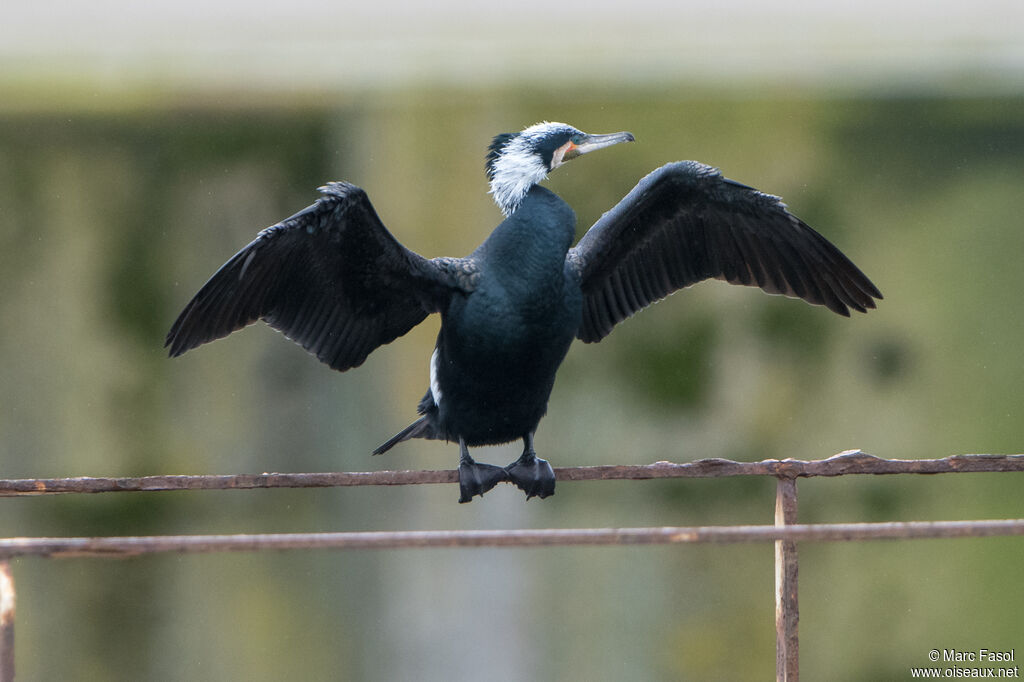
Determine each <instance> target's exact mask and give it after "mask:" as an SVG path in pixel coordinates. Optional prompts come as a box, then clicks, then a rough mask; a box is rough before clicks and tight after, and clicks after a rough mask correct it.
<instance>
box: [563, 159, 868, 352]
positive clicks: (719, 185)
mask: <svg viewBox="0 0 1024 682" xmlns="http://www.w3.org/2000/svg"><path fill="white" fill-rule="evenodd" d="M568 258H569V260H570V262H571V263H572V264H573V265H574V267H575V269H576V271H577V272H578V273H579V276H580V280H581V287H582V289H583V322H582V324H581V325H580V329H579V332H578V333H577V336H578V338H580V339H581V340H583V341H585V342H587V343H592V342H595V341H600V340H601V339H603V338H604V337H605V336H607V335H608V334H609V333H610V332H611V330H612V328H614V326H615V325H616V324H618V323H619V322H621V321H622V320H624V319H626V318H627V317H629V316H631V315H632V314H634V313H636V312H638V311H639V310H641V309H643V308H645V307H647V306H648V305H650V304H651V303H653V302H655V301H657V300H659V299H662V298H664V297H666V296H668V295H669V294H671V293H672V292H674V291H676V290H677V289H681V288H683V287H687V286H690V285H692V284H696V283H697V282H700V281H702V280H705V279H709V278H717V279H721V280H725V281H727V282H729V283H731V284H743V285H747V286H758V287H760V288H761V289H763V290H764V291H766V292H768V293H770V294H783V295H785V296H791V297H796V298H802V299H804V300H805V301H807V302H808V303H813V304H816V305H824V306H826V307H827V308H829V309H830V310H832V311H834V312H836V313H839V314H840V315H846V316H849V314H850V311H849V308H853V309H854V310H857V311H860V312H867V309H868V308H874V307H875V302H874V300H873V299H875V298H878V299H881V298H882V294H881V293H880V292H879V291H878V289H877V288H876V287H875V285H874V284H872V283H871V281H870V280H869V279H868V278H867V277H866V276H865V275H864V273H862V272H861V271H860V270H859V269H858V268H857V266H856V265H854V264H853V263H852V262H850V260H849V259H848V258H847V257H846V256H844V255H843V254H842V253H841V252H840V251H839V249H837V248H836V247H835V246H833V245H832V244H831V243H830V242H829V241H828V240H826V239H825V238H824V237H822V236H821V235H820V234H818V233H817V232H815V231H814V230H813V229H811V228H810V227H808V226H807V225H806V224H805V223H804V222H802V221H801V220H800V219H799V218H797V217H796V216H794V215H793V214H792V213H790V212H789V211H788V210H787V209H786V205H785V204H783V203H782V201H781V200H780V199H779V198H778V197H775V196H771V195H769V194H763V193H761V192H759V191H757V190H755V189H753V188H752V187H747V186H746V185H742V184H740V183H738V182H735V181H733V180H729V179H727V178H723V177H722V175H721V174H720V173H719V172H718V170H717V169H715V168H712V167H710V166H705V165H704V164H701V163H697V162H696V161H680V162H677V163H670V164H668V165H666V166H662V167H661V168H659V169H657V170H655V171H653V172H652V173H650V174H649V175H648V176H647V177H645V178H644V179H643V180H641V181H640V183H639V184H637V186H636V187H634V188H633V190H632V191H631V192H630V193H629V194H627V195H626V196H625V197H624V198H623V199H622V201H620V202H619V203H618V204H617V205H616V206H615V207H614V208H612V209H611V210H610V211H608V212H607V213H605V214H604V215H603V216H602V217H601V218H600V219H599V220H598V221H597V222H596V223H594V225H593V226H592V227H591V228H590V229H589V230H588V231H587V233H586V234H585V235H583V238H582V239H580V241H579V243H577V244H576V246H575V247H573V248H572V249H570V251H569V255H568Z"/></svg>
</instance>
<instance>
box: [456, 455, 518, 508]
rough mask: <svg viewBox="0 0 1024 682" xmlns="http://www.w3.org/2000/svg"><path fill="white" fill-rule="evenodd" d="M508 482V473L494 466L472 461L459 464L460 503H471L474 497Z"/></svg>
mask: <svg viewBox="0 0 1024 682" xmlns="http://www.w3.org/2000/svg"><path fill="white" fill-rule="evenodd" d="M507 480H508V473H507V472H506V471H505V470H504V469H502V468H501V467H497V466H494V465H493V464H479V463H477V462H474V461H472V460H470V461H469V462H466V461H463V462H460V463H459V502H462V503H465V502H471V501H472V500H473V496H474V495H480V496H481V497H483V494H484V493H485V492H487V491H488V490H490V489H491V488H493V487H494V486H496V485H498V484H499V483H501V482H502V481H507Z"/></svg>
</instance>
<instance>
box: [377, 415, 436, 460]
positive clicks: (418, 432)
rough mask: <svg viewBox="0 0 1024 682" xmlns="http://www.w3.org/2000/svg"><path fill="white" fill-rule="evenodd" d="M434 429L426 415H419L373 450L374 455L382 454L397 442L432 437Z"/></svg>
mask: <svg viewBox="0 0 1024 682" xmlns="http://www.w3.org/2000/svg"><path fill="white" fill-rule="evenodd" d="M433 437H434V430H433V427H432V426H431V425H430V422H428V421H427V417H426V415H424V416H422V417H420V418H419V419H417V420H416V421H414V422H413V423H412V424H409V425H408V426H406V427H405V428H404V429H402V430H401V431H399V432H398V433H396V434H395V435H393V436H391V438H389V439H388V440H387V442H385V443H382V444H381V445H380V446H379V447H378V448H377V449H376V450H374V451H373V454H375V455H383V454H384V453H385V452H387V451H388V450H390V449H391V448H393V447H395V446H396V445H398V444H399V443H401V442H402V441H405V440H409V439H410V438H433Z"/></svg>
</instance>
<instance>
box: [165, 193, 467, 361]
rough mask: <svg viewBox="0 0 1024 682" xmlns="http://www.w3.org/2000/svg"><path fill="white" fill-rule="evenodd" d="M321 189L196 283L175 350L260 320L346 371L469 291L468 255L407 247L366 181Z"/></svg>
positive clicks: (172, 338) (172, 340)
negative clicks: (426, 253)
mask: <svg viewBox="0 0 1024 682" xmlns="http://www.w3.org/2000/svg"><path fill="white" fill-rule="evenodd" d="M320 191H321V192H323V196H322V197H321V198H319V199H318V200H317V201H316V203H314V204H313V205H312V206H309V207H308V208H306V209H304V210H302V211H299V212H298V213H296V214H295V215H293V216H292V217H290V218H287V219H285V220H283V221H281V222H280V223H278V224H276V225H273V226H271V227H268V228H267V229H265V230H263V231H262V232H260V233H259V235H258V236H257V237H256V239H255V240H254V241H253V242H251V243H250V244H249V245H248V246H246V247H245V248H243V249H242V250H241V251H239V252H238V253H237V254H235V255H234V256H233V257H232V258H231V259H230V260H229V261H228V262H227V263H225V264H224V265H223V266H221V268H220V269H219V270H218V271H217V272H216V273H215V274H214V275H213V277H211V278H210V280H209V281H208V282H207V283H206V284H205V285H204V286H203V288H202V289H200V290H199V293H197V294H196V295H195V297H194V298H193V299H192V300H191V301H190V302H189V303H188V305H187V306H185V309H184V310H183V311H182V312H181V315H179V316H178V319H177V320H176V321H175V323H174V325H173V326H172V327H171V330H170V332H168V334H167V339H166V342H165V344H164V345H166V346H168V347H169V348H170V354H171V356H172V357H174V356H178V355H181V354H182V353H184V352H185V351H187V350H189V349H192V348H195V347H196V346H199V345H201V344H204V343H206V342H208V341H213V340H214V339H219V338H221V337H224V336H227V335H228V334H230V333H231V332H233V331H236V330H238V329H241V328H243V327H245V326H247V325H249V324H252V323H253V322H255V321H256V320H257V319H262V320H264V321H265V322H267V324H269V325H270V326H271V327H274V328H275V329H277V330H279V331H281V332H283V333H284V335H285V336H287V337H288V338H289V339H291V340H293V341H295V342H296V343H298V344H299V345H301V346H302V347H303V348H305V349H306V350H307V351H309V352H310V353H312V354H313V355H315V356H316V357H317V358H319V359H320V360H321V361H322V362H324V363H326V364H327V365H329V366H330V367H331V368H332V369H336V370H340V371H344V370H346V369H350V368H352V367H357V366H359V365H360V364H362V363H363V361H364V360H365V359H366V356H367V355H369V354H370V352H371V351H373V350H374V349H375V348H377V347H378V346H381V345H383V344H385V343H389V342H391V341H393V340H395V339H396V338H398V337H399V336H402V335H403V334H405V333H406V332H407V331H409V330H410V329H412V328H413V327H414V326H416V325H417V324H419V323H420V322H421V321H422V320H423V319H424V318H425V317H426V316H427V315H428V314H430V313H432V312H437V311H438V310H439V309H440V308H441V306H443V305H444V302H445V301H446V300H447V297H448V296H449V295H450V294H451V292H452V291H456V290H465V287H466V286H467V283H468V282H470V280H471V273H470V272H469V270H470V269H471V264H470V263H467V262H464V261H462V260H460V259H448V258H438V259H435V260H427V259H425V258H423V257H422V256H419V255H418V254H416V253H413V252H412V251H410V250H408V249H406V248H405V247H404V246H402V245H401V244H400V243H399V242H398V240H396V239H395V238H394V237H393V236H392V235H391V233H390V232H388V231H387V228H385V227H384V225H383V223H382V222H381V220H380V218H379V217H378V216H377V212H376V211H375V210H374V209H373V205H372V204H371V203H370V200H369V198H368V197H367V196H366V193H365V192H364V191H363V190H362V189H360V188H359V187H356V186H355V185H351V184H348V183H343V182H333V183H330V184H328V185H326V186H324V187H321V188H320Z"/></svg>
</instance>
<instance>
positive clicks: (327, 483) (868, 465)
mask: <svg viewBox="0 0 1024 682" xmlns="http://www.w3.org/2000/svg"><path fill="white" fill-rule="evenodd" d="M997 471H1024V454H1022V455H953V456H951V457H945V458H943V459H911V460H904V459H881V458H879V457H875V456H874V455H869V454H867V453H865V452H861V451H860V450H848V451H846V452H841V453H839V454H838V455H835V456H833V457H829V458H828V459H820V460H811V461H805V460H799V459H782V460H778V459H766V460H763V461H760V462H736V461H733V460H729V459H699V460H696V461H694V462H686V463H674V462H666V461H660V462H655V463H654V464H641V465H605V466H591V467H560V468H556V469H555V476H556V478H557V479H558V480H559V481H597V480H604V481H607V480H625V479H628V480H647V479H654V478H722V477H727V476H776V477H785V478H802V477H811V476H846V475H849V474H875V475H881V474H945V473H981V472H997ZM457 481H458V472H457V471H455V470H453V469H446V470H437V471H362V472H335V473H264V474H238V475H200V476H186V475H181V476H143V477H139V478H94V477H79V478H46V479H34V478H26V479H0V497H15V496H23V495H47V494H61V493H107V492H131V491H136V492H137V491H151V492H152V491H170V490H240V489H246V490H248V489H255V488H328V487H346V486H358V485H416V484H427V483H455V482H457Z"/></svg>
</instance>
